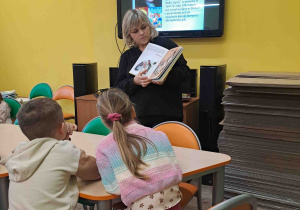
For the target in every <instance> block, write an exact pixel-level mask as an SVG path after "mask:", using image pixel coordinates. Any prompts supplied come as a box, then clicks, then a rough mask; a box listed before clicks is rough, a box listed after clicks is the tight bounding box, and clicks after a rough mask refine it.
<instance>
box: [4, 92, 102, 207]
mask: <svg viewBox="0 0 300 210" xmlns="http://www.w3.org/2000/svg"><path fill="white" fill-rule="evenodd" d="M17 119H18V121H19V126H20V128H21V130H22V132H23V133H24V135H25V136H26V137H27V138H28V139H29V141H24V142H21V143H20V144H19V145H18V146H17V148H16V149H15V151H14V152H13V153H12V154H11V155H9V156H8V157H7V158H5V159H4V160H2V161H1V162H0V163H1V164H3V165H4V164H5V166H6V168H7V170H8V172H9V179H10V184H9V209H10V210H14V209H51V210H52V209H74V208H75V206H76V203H77V200H78V195H79V192H78V186H77V180H76V176H77V177H80V178H81V179H85V180H94V179H98V178H100V175H99V172H98V169H97V165H96V159H95V158H94V157H91V156H88V155H86V154H85V152H84V151H82V150H80V149H78V148H76V147H75V146H74V145H73V144H72V143H71V142H70V141H69V140H68V139H69V135H70V134H71V133H72V125H71V124H69V123H66V122H64V119H63V113H62V109H61V107H60V106H59V105H58V103H56V102H55V101H54V100H52V99H50V98H37V99H34V100H31V101H29V102H27V103H26V104H24V105H23V106H22V107H21V109H20V110H19V112H18V114H17Z"/></svg>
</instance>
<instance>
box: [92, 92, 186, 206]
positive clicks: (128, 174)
mask: <svg viewBox="0 0 300 210" xmlns="http://www.w3.org/2000/svg"><path fill="white" fill-rule="evenodd" d="M97 109H98V113H99V114H100V117H101V119H102V121H103V122H104V123H105V124H106V125H107V126H108V127H109V128H110V129H112V133H111V134H109V135H108V136H106V137H105V138H104V139H103V140H102V141H101V142H100V143H99V145H98V146H97V150H96V160H97V166H98V169H99V172H100V174H101V177H102V183H103V185H104V187H105V190H106V191H107V192H109V193H111V194H118V195H121V199H122V202H123V203H124V204H125V205H126V206H128V207H127V209H132V210H135V209H140V208H141V207H144V208H143V209H150V210H154V209H155V210H158V209H181V208H180V205H179V202H180V200H181V193H180V191H179V187H178V184H179V183H180V182H181V179H182V172H181V168H180V166H179V164H178V162H177V160H176V156H175V153H174V151H173V148H172V146H171V144H170V142H169V140H168V138H167V136H166V135H165V134H164V133H163V132H160V131H155V130H153V129H151V128H148V127H144V126H142V125H140V124H137V123H136V122H135V121H134V120H133V119H134V118H135V111H134V108H133V106H132V103H131V102H130V99H129V97H128V96H127V95H126V94H125V93H123V92H122V91H121V90H119V89H110V90H108V91H105V92H103V93H102V95H100V97H99V99H98V101H97Z"/></svg>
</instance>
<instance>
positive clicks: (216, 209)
mask: <svg viewBox="0 0 300 210" xmlns="http://www.w3.org/2000/svg"><path fill="white" fill-rule="evenodd" d="M256 209H257V199H256V198H255V197H254V196H253V195H251V194H242V195H238V196H235V197H233V198H230V199H228V200H226V201H223V202H222V203H219V204H217V205H215V206H213V207H211V208H209V209H208V210H256Z"/></svg>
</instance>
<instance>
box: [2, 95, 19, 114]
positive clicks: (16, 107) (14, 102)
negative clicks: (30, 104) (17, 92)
mask: <svg viewBox="0 0 300 210" xmlns="http://www.w3.org/2000/svg"><path fill="white" fill-rule="evenodd" d="M3 100H4V101H5V102H6V103H7V104H8V106H9V107H10V109H11V111H10V117H11V118H16V116H17V113H18V111H19V109H20V108H21V104H20V103H19V102H18V101H17V100H15V99H13V98H4V99H3Z"/></svg>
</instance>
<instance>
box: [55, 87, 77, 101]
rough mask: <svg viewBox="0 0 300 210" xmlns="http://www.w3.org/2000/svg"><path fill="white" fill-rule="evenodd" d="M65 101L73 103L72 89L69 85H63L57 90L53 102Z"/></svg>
mask: <svg viewBox="0 0 300 210" xmlns="http://www.w3.org/2000/svg"><path fill="white" fill-rule="evenodd" d="M60 99H67V100H70V101H73V102H74V88H73V87H72V86H70V85H64V86H61V87H60V88H58V89H57V90H56V91H55V93H54V95H53V100H55V101H57V100H60Z"/></svg>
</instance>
